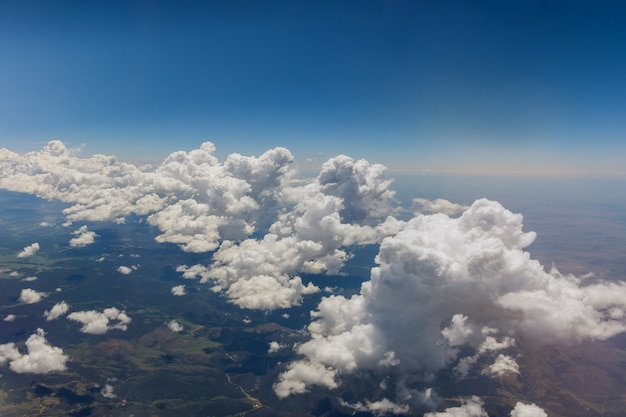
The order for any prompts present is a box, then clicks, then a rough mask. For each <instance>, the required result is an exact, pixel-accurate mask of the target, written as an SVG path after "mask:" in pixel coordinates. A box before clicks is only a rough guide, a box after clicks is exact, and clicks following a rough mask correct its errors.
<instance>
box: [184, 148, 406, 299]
mask: <svg viewBox="0 0 626 417" xmlns="http://www.w3.org/2000/svg"><path fill="white" fill-rule="evenodd" d="M383 174H384V167H382V166H381V165H376V164H374V165H372V164H369V163H368V162H367V161H363V160H361V161H357V162H354V161H353V160H352V159H351V158H349V157H346V156H339V157H336V158H333V159H331V160H329V161H328V162H327V163H325V164H324V165H323V167H322V171H321V172H320V174H319V176H318V177H317V178H316V179H315V180H314V181H312V182H310V183H308V184H305V185H303V186H294V187H289V188H286V189H285V190H284V198H285V201H291V202H292V204H293V205H292V208H291V209H290V210H284V211H283V212H281V213H280V214H279V215H278V218H277V219H276V221H275V222H274V223H273V224H271V226H270V227H269V231H268V233H266V234H265V235H264V236H263V237H262V238H258V239H252V238H248V239H245V240H243V241H241V242H239V243H236V242H231V241H225V242H224V243H222V245H221V246H220V247H219V249H218V250H217V252H216V253H215V254H214V255H213V261H214V262H213V264H212V265H210V266H208V267H205V266H202V265H194V266H192V267H190V268H188V267H185V266H181V267H179V269H178V271H179V272H183V273H184V274H183V276H184V277H185V278H191V277H193V276H194V275H195V276H199V277H201V279H202V280H203V281H205V282H206V281H211V282H213V283H214V284H215V286H214V289H215V290H216V291H223V292H225V293H226V294H227V296H228V297H229V298H230V299H231V300H232V302H233V303H234V304H237V305H239V306H240V307H245V308H252V309H261V310H273V309H276V308H286V307H290V306H293V305H298V304H300V302H301V300H302V296H304V295H307V294H311V293H315V292H318V291H319V288H318V287H317V286H315V285H314V284H312V283H308V284H307V285H304V284H303V282H302V279H301V278H300V277H299V276H298V273H302V272H304V273H330V274H337V273H339V271H340V269H341V268H342V267H343V265H344V263H345V261H346V260H347V259H348V258H349V256H348V254H347V253H346V252H345V251H344V250H343V249H342V248H345V247H348V246H351V245H355V244H371V243H375V242H377V241H379V240H380V239H382V238H383V237H384V236H387V235H389V234H392V233H395V232H396V231H397V230H398V229H399V228H400V227H401V226H402V224H403V223H402V222H400V221H398V220H396V219H394V218H392V217H389V218H388V219H386V216H389V215H390V214H391V213H392V207H391V199H392V198H393V192H392V191H391V190H389V185H390V183H391V181H389V180H387V179H385V177H384V175H383ZM385 219H386V220H385ZM382 220H385V221H382Z"/></svg>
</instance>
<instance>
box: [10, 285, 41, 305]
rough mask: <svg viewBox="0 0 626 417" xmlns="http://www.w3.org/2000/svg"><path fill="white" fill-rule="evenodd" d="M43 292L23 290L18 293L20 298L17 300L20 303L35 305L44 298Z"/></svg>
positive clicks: (29, 289)
mask: <svg viewBox="0 0 626 417" xmlns="http://www.w3.org/2000/svg"><path fill="white" fill-rule="evenodd" d="M46 295H47V294H46V293H45V292H40V291H35V290H33V289H31V288H24V289H23V290H22V292H21V293H20V297H19V298H18V299H17V301H19V302H20V303H26V304H35V303H38V302H40V301H41V300H42V299H43V298H44V297H46Z"/></svg>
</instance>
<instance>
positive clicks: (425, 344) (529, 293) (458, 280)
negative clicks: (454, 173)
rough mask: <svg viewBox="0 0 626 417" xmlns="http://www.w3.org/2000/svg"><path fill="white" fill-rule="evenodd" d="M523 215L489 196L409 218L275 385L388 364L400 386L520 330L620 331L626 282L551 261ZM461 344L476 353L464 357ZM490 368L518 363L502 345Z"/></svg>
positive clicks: (318, 319) (497, 370)
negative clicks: (545, 262) (581, 274)
mask: <svg viewBox="0 0 626 417" xmlns="http://www.w3.org/2000/svg"><path fill="white" fill-rule="evenodd" d="M522 226H523V225H522V217H521V215H518V214H513V213H511V212H509V211H508V210H506V209H504V208H503V207H502V206H501V205H500V204H498V203H496V202H493V201H488V200H478V201H476V202H475V203H474V204H473V205H472V206H471V207H470V208H469V209H468V210H466V211H465V212H464V213H463V214H462V215H461V216H460V217H456V218H452V217H449V216H447V215H444V214H441V213H438V214H433V215H419V216H417V217H415V218H413V219H411V220H410V221H408V222H407V223H406V225H405V227H404V228H403V230H401V231H400V232H398V233H397V234H396V235H395V236H391V237H387V238H385V239H384V240H383V241H382V243H381V245H380V249H379V253H378V255H377V257H376V262H377V263H378V266H376V267H375V268H373V269H372V271H371V277H370V280H369V281H366V282H364V283H363V284H362V287H361V291H360V293H359V294H356V295H354V296H352V297H350V298H345V297H343V296H337V295H331V296H329V297H325V298H323V299H322V301H321V302H320V304H319V305H318V308H317V310H316V311H314V312H313V313H312V318H313V319H314V321H313V322H312V323H311V324H310V325H309V326H308V331H309V333H310V339H309V340H308V341H306V342H304V343H302V344H300V345H298V346H297V347H296V352H297V353H298V354H300V355H301V356H302V359H300V360H297V361H294V362H292V363H290V364H289V365H288V366H287V368H286V370H285V371H284V372H283V373H282V374H281V375H280V377H279V380H278V382H277V383H276V384H275V387H274V388H275V392H276V394H277V395H278V396H279V397H284V396H287V395H289V394H292V393H293V394H296V393H301V392H305V391H306V390H307V389H308V386H310V385H321V386H325V387H327V388H336V387H337V386H338V385H339V384H340V382H341V378H342V376H345V375H349V374H353V373H355V372H356V371H357V370H359V371H371V372H376V373H378V374H383V375H389V376H391V377H393V378H395V380H396V385H397V386H402V385H403V384H404V383H405V382H406V380H407V378H409V376H410V378H412V379H411V380H412V381H415V378H421V381H422V382H421V383H419V384H421V385H422V386H427V384H428V381H429V378H432V375H433V373H435V372H437V371H438V370H440V369H442V368H445V367H448V366H454V365H455V364H456V365H459V366H460V367H461V368H465V369H464V370H465V371H466V370H467V369H468V368H469V367H471V366H473V365H474V364H475V363H476V362H477V360H478V358H479V356H489V355H491V354H492V353H495V352H498V351H501V350H503V349H508V348H511V347H512V346H514V335H517V334H519V335H522V336H523V337H524V338H525V339H526V340H528V341H529V342H531V343H546V342H551V343H553V342H563V343H572V342H576V341H580V340H585V339H607V338H609V337H611V336H613V335H615V334H617V333H620V332H623V331H624V330H626V327H625V326H626V322H625V321H624V320H623V319H622V318H621V317H623V316H622V315H620V314H614V312H615V311H624V309H625V308H626V286H625V285H624V284H623V283H609V282H595V283H593V284H586V283H584V282H583V281H581V279H579V278H576V277H574V276H571V275H567V276H566V275H562V274H560V273H558V271H556V270H552V271H550V272H546V271H545V270H544V268H543V267H542V265H541V264H539V263H538V262H537V261H535V260H532V259H531V258H530V255H529V254H528V252H526V251H525V250H524V248H526V247H527V246H528V245H530V244H531V243H532V242H533V240H534V238H535V234H534V233H532V232H524V231H523V230H522ZM502 333H505V334H504V335H501V334H502ZM499 334H500V336H498V335H499ZM459 346H467V347H468V348H470V349H473V350H474V352H475V354H474V355H471V356H467V357H463V358H459V352H460V350H459V349H458V347H459ZM461 370H463V369H461ZM485 372H487V373H488V374H490V375H494V376H497V375H501V374H503V373H507V372H513V373H518V372H519V367H518V364H517V363H516V362H515V360H514V359H513V358H512V357H511V356H509V355H505V354H499V356H497V358H496V359H495V361H494V362H493V364H492V365H490V366H489V367H488V368H487V370H486V371H485ZM461 373H463V372H461ZM419 384H418V385H419ZM407 392H408V393H409V398H408V399H407V401H409V402H410V403H412V404H415V403H417V398H415V401H411V399H410V397H411V395H412V394H411V391H410V390H408V391H407V390H405V391H404V393H403V395H404V398H406V395H407Z"/></svg>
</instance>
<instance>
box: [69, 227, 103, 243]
mask: <svg viewBox="0 0 626 417" xmlns="http://www.w3.org/2000/svg"><path fill="white" fill-rule="evenodd" d="M72 234H73V235H77V236H76V237H75V238H72V239H70V246H71V247H83V246H87V245H91V244H92V243H93V242H95V239H96V236H98V235H96V232H92V231H91V230H89V229H88V228H87V226H86V225H84V226H81V227H80V228H79V229H78V230H75V231H74V232H72Z"/></svg>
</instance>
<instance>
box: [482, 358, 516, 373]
mask: <svg viewBox="0 0 626 417" xmlns="http://www.w3.org/2000/svg"><path fill="white" fill-rule="evenodd" d="M483 373H484V374H487V375H490V376H502V375H505V374H508V373H513V374H519V365H518V364H517V362H516V361H515V359H513V358H512V357H510V356H508V355H504V354H502V353H501V354H499V355H498V357H497V358H496V360H495V362H494V363H492V364H491V365H489V366H488V367H487V369H485V370H484V371H483Z"/></svg>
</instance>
